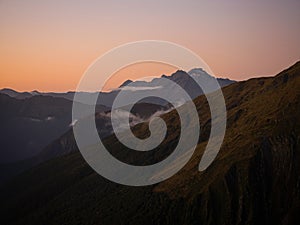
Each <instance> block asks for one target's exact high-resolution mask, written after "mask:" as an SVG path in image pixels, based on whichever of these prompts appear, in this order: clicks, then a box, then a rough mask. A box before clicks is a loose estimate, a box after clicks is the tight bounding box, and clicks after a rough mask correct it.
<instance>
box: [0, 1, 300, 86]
mask: <svg viewBox="0 0 300 225" xmlns="http://www.w3.org/2000/svg"><path fill="white" fill-rule="evenodd" d="M299 12H300V1H299V0H285V1H284V0H282V1H278V0H253V1H245V0H226V1H225V0H204V1H201V0H184V1H183V0H182V1H179V0H172V1H171V0H151V1H144V0H132V1H130V0H127V1H125V0H123V1H121V0H119V1H114V0H110V1H104V0H85V1H84V0H81V1H79V0H72V1H71V0H69V1H67V0H51V1H46V0H24V1H19V0H0V88H4V87H8V88H13V89H15V90H18V91H31V90H39V91H57V92H63V91H69V90H75V88H76V86H77V84H78V82H79V80H80V78H81V76H82V75H83V73H84V71H85V70H86V69H87V68H88V66H89V65H90V64H91V63H92V62H93V61H94V60H95V59H96V58H98V57H99V56H101V55H102V54H104V53H105V52H107V51H109V50H110V49H112V48H114V47H117V46H119V45H122V44H125V43H128V42H133V41H140V40H164V41H170V42H174V43H177V44H179V45H182V46H184V47H186V48H188V49H190V50H192V51H193V52H195V53H197V54H198V55H199V56H200V57H201V58H202V59H203V60H204V61H205V62H206V63H207V64H208V65H209V66H210V68H211V70H212V71H213V72H214V74H215V75H216V76H218V77H228V78H230V79H234V80H245V79H249V78H251V77H258V76H270V75H275V74H276V73H278V72H280V71H281V70H283V69H284V68H286V67H288V66H290V65H292V64H293V63H295V62H296V61H298V60H300V44H299V40H300V26H299V24H300V13H299ZM174 71H175V68H173V67H170V66H167V65H153V64H149V63H148V64H147V63H146V64H145V65H144V66H143V65H137V66H132V68H129V69H128V68H127V69H124V70H123V71H122V70H121V71H119V72H118V73H117V74H115V76H114V79H112V81H111V82H110V83H109V84H107V85H106V88H107V89H110V88H115V87H117V86H118V85H120V84H121V83H122V82H123V81H124V80H127V79H134V78H135V77H136V76H137V73H139V76H140V73H144V74H145V76H160V75H161V74H170V73H172V72H174ZM99 76H100V79H101V75H99Z"/></svg>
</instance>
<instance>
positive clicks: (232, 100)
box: [0, 62, 300, 225]
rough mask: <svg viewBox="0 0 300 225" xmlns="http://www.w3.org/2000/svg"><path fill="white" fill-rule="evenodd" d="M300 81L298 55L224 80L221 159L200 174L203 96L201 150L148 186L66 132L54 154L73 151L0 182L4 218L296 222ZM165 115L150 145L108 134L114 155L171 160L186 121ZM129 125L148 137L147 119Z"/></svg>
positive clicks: (204, 130) (202, 101)
mask: <svg viewBox="0 0 300 225" xmlns="http://www.w3.org/2000/svg"><path fill="white" fill-rule="evenodd" d="M178 73H181V72H180V71H179V72H177V74H178ZM172 76H173V75H172ZM175 77H176V76H174V77H173V78H174V79H175ZM173 78H172V79H173ZM152 82H154V81H152ZM127 83H130V82H127ZM123 87H124V86H123ZM125 87H126V85H125ZM143 87H145V85H144V84H143ZM299 87H300V62H297V63H296V64H295V65H293V66H291V67H289V68H288V69H286V70H284V71H282V72H281V73H279V74H277V75H276V76H274V77H263V78H255V79H250V80H247V81H242V82H235V83H232V84H230V85H228V86H226V87H223V88H222V91H223V94H224V97H225V102H226V107H227V131H226V135H225V139H224V142H223V144H222V147H221V150H220V152H219V154H218V156H217V158H216V159H215V160H214V162H213V163H212V164H211V165H210V166H209V167H208V169H206V170H205V171H202V172H199V171H198V163H199V161H200V159H201V157H202V155H203V152H204V149H205V146H206V145H207V141H208V137H209V134H210V126H211V115H210V110H209V105H208V102H207V100H206V98H205V96H204V95H201V96H198V97H196V98H195V99H194V101H193V102H194V104H195V106H196V108H197V110H198V113H199V121H200V124H201V134H200V137H199V141H198V145H197V147H196V151H195V153H194V155H193V156H192V158H191V160H190V161H189V162H188V164H187V165H186V166H185V167H184V168H183V169H182V170H181V171H179V172H178V173H177V174H176V175H174V176H173V177H171V178H170V179H168V180H166V181H164V182H161V183H159V184H155V185H151V186H146V187H131V186H124V185H120V184H116V183H113V182H111V181H108V180H107V179H105V178H103V177H101V176H100V175H98V174H97V173H96V172H94V171H93V170H92V169H91V168H90V167H89V166H88V165H87V163H86V162H85V161H84V159H83V158H82V156H81V155H80V153H79V152H78V151H77V147H76V143H75V140H74V137H73V134H72V130H69V131H68V132H67V133H65V134H64V135H62V136H61V137H59V138H57V139H56V141H54V142H52V143H51V144H50V145H48V146H47V152H54V151H66V149H68V151H67V152H69V153H68V154H63V155H60V156H59V157H57V158H53V159H51V160H49V161H46V162H43V163H41V164H40V165H38V166H35V167H33V168H31V169H30V170H27V171H25V172H24V173H22V174H20V175H18V176H17V177H16V178H14V179H13V180H11V181H10V182H8V183H6V184H4V185H2V186H1V187H0V198H1V203H0V212H1V219H2V222H3V223H4V224H115V225H117V224H133V225H134V224H145V225H147V224H149V225H150V224H166V225H167V224H172V225H176V224H178V225H179V224H191V225H192V224H193V225H194V224H207V225H212V224H217V225H218V224H228V225H237V224H249V225H250V224H275V225H276V224H278V225H279V224H284V225H288V224H291V225H292V224H299V223H300V216H299V211H300V188H299V187H300V164H299V162H300V145H299V143H300V135H299V134H300V120H299V114H300V89H299ZM121 88H122V87H121ZM6 97H7V96H6ZM141 108H144V107H141ZM168 110H169V109H168ZM160 116H161V118H162V119H164V120H165V122H166V124H167V128H168V132H167V135H166V138H165V139H164V141H163V142H162V143H161V145H160V146H159V147H158V148H156V149H154V150H153V151H149V152H144V153H136V152H130V150H129V149H127V148H126V147H124V146H123V145H122V144H121V143H120V142H119V141H118V140H117V138H116V137H115V135H114V134H111V135H107V136H105V138H104V145H105V146H107V148H108V149H110V153H111V154H112V155H114V156H115V157H116V158H118V159H119V160H121V161H124V162H127V163H130V164H134V165H146V164H147V165H148V164H151V163H153V162H158V161H160V160H162V159H164V158H166V157H168V155H169V154H170V153H171V152H172V151H173V150H174V147H176V144H177V143H178V139H179V137H180V120H179V117H178V114H177V112H176V109H174V110H171V111H170V112H167V113H165V114H162V115H160ZM96 117H97V116H96ZM100 126H101V123H100ZM132 131H133V133H134V134H135V135H136V136H138V137H140V138H145V137H147V136H149V135H150V134H149V129H148V122H147V121H144V122H141V123H138V124H136V125H134V126H133V127H132Z"/></svg>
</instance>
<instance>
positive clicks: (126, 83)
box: [119, 80, 133, 88]
mask: <svg viewBox="0 0 300 225" xmlns="http://www.w3.org/2000/svg"><path fill="white" fill-rule="evenodd" d="M132 82H133V81H132V80H126V81H125V82H123V83H122V84H121V85H120V86H119V88H121V87H125V86H127V85H128V84H130V83H132Z"/></svg>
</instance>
